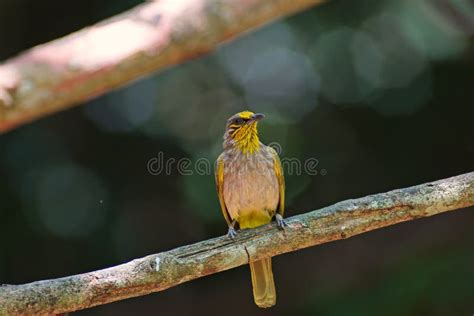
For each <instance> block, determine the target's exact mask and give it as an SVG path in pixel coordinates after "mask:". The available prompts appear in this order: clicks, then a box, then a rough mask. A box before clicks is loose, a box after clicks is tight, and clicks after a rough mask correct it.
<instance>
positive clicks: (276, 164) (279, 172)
mask: <svg viewBox="0 0 474 316" xmlns="http://www.w3.org/2000/svg"><path fill="white" fill-rule="evenodd" d="M270 148H271V147H270ZM271 149H272V154H273V169H274V170H275V174H276V177H277V179H278V190H279V192H280V200H279V202H278V208H277V212H278V213H279V214H280V215H281V216H283V213H285V176H284V175H283V168H282V167H281V162H280V157H278V153H277V152H276V150H275V149H273V148H271Z"/></svg>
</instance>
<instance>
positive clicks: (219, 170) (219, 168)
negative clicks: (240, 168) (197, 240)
mask: <svg viewBox="0 0 474 316" xmlns="http://www.w3.org/2000/svg"><path fill="white" fill-rule="evenodd" d="M214 175H215V177H216V187H217V195H218V196H219V203H220V205H221V210H222V214H223V215H224V218H225V221H226V222H227V225H229V226H230V225H231V224H232V220H231V218H230V215H229V212H228V211H227V207H226V206H225V201H224V159H222V155H221V156H219V158H217V162H216V166H215V169H214Z"/></svg>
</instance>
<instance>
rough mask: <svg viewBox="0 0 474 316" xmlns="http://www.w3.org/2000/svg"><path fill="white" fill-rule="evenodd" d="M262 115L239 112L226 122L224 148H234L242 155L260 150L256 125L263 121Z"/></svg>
mask: <svg viewBox="0 0 474 316" xmlns="http://www.w3.org/2000/svg"><path fill="white" fill-rule="evenodd" d="M264 117H265V115H263V114H262V113H253V112H250V111H243V112H239V113H237V114H235V115H232V116H231V117H230V118H229V119H228V120H227V126H226V131H225V134H224V147H236V148H238V149H240V150H242V152H243V153H250V154H252V153H254V152H256V151H258V150H259V149H260V140H259V138H258V130H257V123H258V121H260V120H261V119H263V118H264Z"/></svg>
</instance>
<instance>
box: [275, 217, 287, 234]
mask: <svg viewBox="0 0 474 316" xmlns="http://www.w3.org/2000/svg"><path fill="white" fill-rule="evenodd" d="M275 219H276V222H277V227H278V229H281V230H283V229H285V227H288V223H287V222H286V221H285V220H284V219H283V216H281V215H280V214H276V215H275Z"/></svg>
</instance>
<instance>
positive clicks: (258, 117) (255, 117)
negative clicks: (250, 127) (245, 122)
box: [250, 113, 265, 122]
mask: <svg viewBox="0 0 474 316" xmlns="http://www.w3.org/2000/svg"><path fill="white" fill-rule="evenodd" d="M263 118H265V115H264V114H263V113H255V114H254V115H252V117H251V118H250V122H258V121H260V120H261V119H263Z"/></svg>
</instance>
